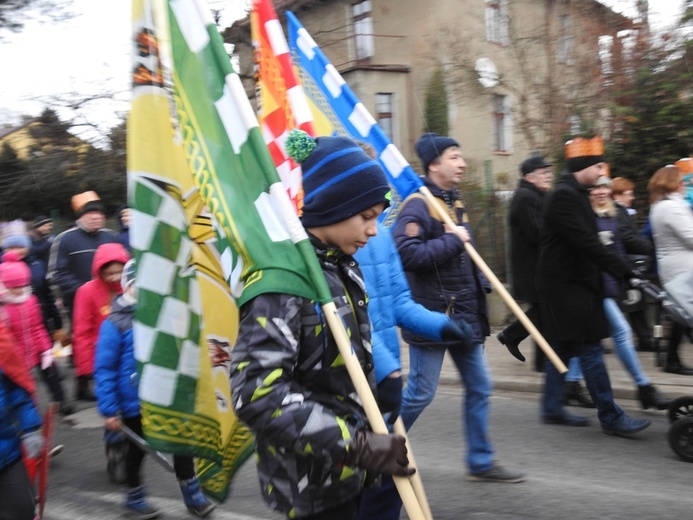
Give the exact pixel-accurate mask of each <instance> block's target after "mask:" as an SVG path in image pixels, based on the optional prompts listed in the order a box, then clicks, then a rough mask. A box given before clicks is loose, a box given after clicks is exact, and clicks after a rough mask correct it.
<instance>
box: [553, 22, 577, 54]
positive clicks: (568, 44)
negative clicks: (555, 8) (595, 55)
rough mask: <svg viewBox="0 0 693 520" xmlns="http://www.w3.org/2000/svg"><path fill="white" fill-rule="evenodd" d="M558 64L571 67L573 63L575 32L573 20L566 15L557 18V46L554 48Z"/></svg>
mask: <svg viewBox="0 0 693 520" xmlns="http://www.w3.org/2000/svg"><path fill="white" fill-rule="evenodd" d="M556 59H557V60H558V63H563V64H565V65H573V64H574V63H575V30H574V27H573V19H572V18H571V17H570V15H568V14H562V15H560V16H559V18H558V45H557V48H556Z"/></svg>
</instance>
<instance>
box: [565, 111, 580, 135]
mask: <svg viewBox="0 0 693 520" xmlns="http://www.w3.org/2000/svg"><path fill="white" fill-rule="evenodd" d="M568 127H569V128H570V134H571V135H578V134H579V133H580V132H581V131H582V119H580V116H577V115H572V116H570V117H569V118H568Z"/></svg>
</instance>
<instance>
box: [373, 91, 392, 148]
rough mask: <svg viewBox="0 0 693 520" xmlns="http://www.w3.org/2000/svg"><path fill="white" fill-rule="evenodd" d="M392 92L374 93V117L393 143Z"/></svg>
mask: <svg viewBox="0 0 693 520" xmlns="http://www.w3.org/2000/svg"><path fill="white" fill-rule="evenodd" d="M393 101H394V94H392V93H391V92H379V93H378V94H376V95H375V118H376V119H377V120H378V124H379V125H380V128H381V129H382V131H383V132H385V135H386V136H387V137H388V138H389V139H390V141H392V142H393V143H394V141H395V138H394V102H393Z"/></svg>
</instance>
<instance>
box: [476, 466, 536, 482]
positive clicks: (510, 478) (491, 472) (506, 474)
mask: <svg viewBox="0 0 693 520" xmlns="http://www.w3.org/2000/svg"><path fill="white" fill-rule="evenodd" d="M526 479H527V478H526V477H525V476H524V475H523V474H522V473H513V472H512V471H508V470H507V469H504V468H502V467H501V466H499V465H498V464H496V463H494V464H493V466H491V469H487V470H486V471H482V472H481V473H470V474H469V475H468V476H467V480H471V481H472V482H500V483H503V484H518V483H520V482H524V481H525V480H526Z"/></svg>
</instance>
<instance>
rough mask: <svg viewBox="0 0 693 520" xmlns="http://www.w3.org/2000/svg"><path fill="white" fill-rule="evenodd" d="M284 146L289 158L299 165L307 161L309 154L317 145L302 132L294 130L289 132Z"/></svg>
mask: <svg viewBox="0 0 693 520" xmlns="http://www.w3.org/2000/svg"><path fill="white" fill-rule="evenodd" d="M285 146H286V153H287V154H289V157H291V158H292V159H293V160H294V161H296V162H297V163H299V164H300V163H302V162H303V161H305V160H306V159H308V157H309V156H310V154H311V152H312V151H313V150H315V147H316V146H318V143H317V142H316V141H315V139H314V138H313V137H311V136H309V135H308V134H307V133H305V132H304V131H303V130H298V129H294V130H292V131H291V132H289V135H288V137H287V138H286V142H285Z"/></svg>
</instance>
